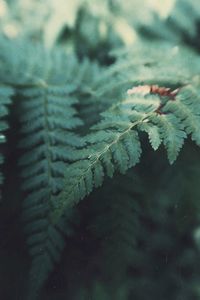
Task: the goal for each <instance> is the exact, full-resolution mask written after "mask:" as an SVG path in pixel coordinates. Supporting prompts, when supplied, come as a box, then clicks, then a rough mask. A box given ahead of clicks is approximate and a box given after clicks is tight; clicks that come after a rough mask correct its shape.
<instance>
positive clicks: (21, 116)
mask: <svg viewBox="0 0 200 300" xmlns="http://www.w3.org/2000/svg"><path fill="white" fill-rule="evenodd" d="M97 3H98V1H95V3H94V4H89V2H88V4H87V6H82V5H81V4H80V3H79V1H78V2H77V18H76V21H75V25H74V28H71V29H70V30H71V37H72V39H71V41H70V43H73V47H71V46H72V45H71V44H70V45H71V46H69V45H66V44H65V43H67V42H66V41H65V40H64V37H63V40H62V39H60V40H59V43H60V44H59V45H58V46H57V47H54V48H52V49H48V48H45V47H44V46H43V45H41V43H38V42H36V40H37V39H36V40H35V41H34V40H32V41H30V39H28V38H27V39H25V38H21V39H8V38H6V37H5V36H2V37H1V38H0V118H1V120H0V142H1V143H2V142H3V143H4V148H2V151H1V155H4V156H7V157H8V158H7V160H6V164H5V166H4V169H5V175H6V176H5V177H6V180H5V185H4V189H3V191H4V193H5V199H7V198H10V197H11V196H10V193H9V191H10V190H11V191H13V195H16V196H15V197H13V196H12V201H13V203H15V205H16V203H18V202H20V203H22V212H21V205H20V207H19V210H18V211H17V212H16V215H17V216H18V215H19V214H20V216H21V217H20V219H22V222H21V223H20V222H18V219H17V221H16V223H17V228H19V231H20V232H24V233H25V237H26V240H27V248H28V251H29V254H30V257H31V263H30V267H29V272H28V273H29V277H28V276H27V274H25V275H24V278H26V277H27V278H28V279H27V280H28V284H27V282H26V280H25V279H24V286H27V288H24V291H23V293H22V295H19V297H21V298H22V299H30V300H36V299H66V297H67V298H68V299H72V300H88V299H94V300H99V299H102V300H112V299H113V300H128V299H136V300H140V299H141V300H145V299H148V300H149V299H163V300H165V299H175V300H177V299H185V300H187V299H195V300H196V299H198V297H199V295H198V293H199V292H198V285H199V280H200V278H199V277H200V276H199V271H198V268H199V263H198V261H199V248H198V247H199V246H198V243H197V244H195V234H194V232H195V230H198V227H199V209H200V207H199V187H198V185H199V183H198V178H199V166H200V165H199V145H200V96H199V93H200V77H199V70H200V58H199V56H198V55H197V54H195V53H194V51H193V50H192V49H190V48H185V47H184V46H183V45H182V44H180V45H178V46H177V45H174V44H170V43H166V42H163V41H162V42H161V41H159V40H158V39H157V41H153V43H152V42H151V43H150V42H148V41H146V40H145V39H141V40H139V39H138V41H135V43H134V44H133V45H132V46H131V47H122V48H121V49H116V46H118V45H122V44H124V43H125V44H126V37H125V36H123V34H122V32H121V31H120V26H122V27H123V26H125V27H123V28H126V29H127V28H129V29H130V31H131V38H132V33H133V31H134V28H133V27H132V25H133V23H134V22H135V23H136V21H134V22H132V21H131V19H130V12H129V14H128V10H127V7H128V6H126V4H125V3H124V4H123V3H121V4H120V2H118V1H116V3H114V2H113V1H105V3H104V4H105V5H104V6H102V7H101V9H102V10H99V12H98V13H97V11H96V10H95V9H96V8H97V7H98V4H97ZM180 4H181V5H180ZM195 5H196V2H195V1H193V2H192V3H191V4H189V3H187V2H186V1H178V0H177V2H176V7H175V8H174V11H172V12H171V16H169V18H168V19H167V20H166V21H165V22H163V21H161V20H159V22H160V23H162V26H160V27H159V28H158V29H160V30H161V31H162V34H163V35H164V34H165V33H166V31H165V30H164V28H165V27H166V24H168V22H171V24H172V25H173V27H176V29H177V30H176V31H174V32H171V31H170V30H171V29H169V30H168V31H169V32H171V33H173V34H170V37H168V38H167V40H170V41H171V40H173V41H174V40H175V41H177V40H179V41H182V35H179V34H178V32H182V33H183V32H185V31H187V37H191V34H192V33H193V34H194V35H195V34H197V32H195V30H194V24H195V21H196V20H198V11H195V10H194V9H193V14H192V18H191V20H189V18H188V17H187V16H185V14H183V13H181V16H183V15H184V20H183V19H182V17H179V16H180V15H179V13H180V11H179V9H181V10H183V12H185V9H186V8H187V7H188V6H189V7H193V8H195ZM95 11H96V13H95ZM126 14H127V22H125V20H126ZM91 16H92V17H91ZM90 17H91V18H90ZM173 20H175V21H176V24H175V23H174V21H173ZM188 22H189V23H188ZM140 24H141V23H140ZM187 24H189V25H190V26H188V25H187ZM93 25H94V26H93ZM127 26H128V27H127ZM139 27H140V26H139ZM139 27H138V26H137V29H138V28H139ZM149 29H151V28H149ZM150 31H151V30H150ZM120 32H121V33H120ZM138 32H140V30H138ZM148 34H149V35H148V36H149V37H150V33H148ZM151 34H152V32H151ZM146 35H147V31H146ZM161 36H162V35H161ZM172 36H173V37H174V38H173V37H172ZM143 37H144V36H143ZM157 37H158V35H157ZM171 37H172V38H171ZM61 40H62V43H61ZM187 40H188V39H187V38H185V39H184V43H187ZM61 44H62V45H61ZM188 45H190V46H191V45H194V44H193V43H192V40H190V41H189V42H188ZM62 46H63V47H62ZM68 46H69V47H68ZM194 46H195V47H196V45H194ZM70 48H71V51H69V49H70ZM66 49H67V50H66ZM110 49H112V51H111V52H110V53H109V50H110ZM11 99H12V101H11ZM11 102H12V103H11ZM10 104H11V105H10ZM8 105H10V110H11V114H10V115H9V118H8V121H7V120H6V121H5V117H6V116H7V115H8ZM8 125H9V126H10V129H9V138H8V143H6V139H5V130H6V129H7V128H8ZM12 132H13V134H11V133H12ZM13 136H14V137H13ZM16 140H17V146H16ZM10 148H12V149H11V150H10ZM8 149H9V150H8ZM165 152H166V154H167V158H168V159H166V154H165ZM10 159H11V163H12V161H18V162H19V163H18V166H11V167H10V165H11V163H10V162H9V160H10ZM2 162H3V158H2V156H1V157H0V163H2ZM19 171H20V172H19ZM1 173H2V171H1ZM18 173H20V174H21V175H18ZM119 173H120V174H119ZM13 178H14V184H13V183H12V181H13ZM18 182H19V183H20V188H18ZM0 184H2V177H0ZM3 196H4V194H3ZM14 198H16V200H15V199H14ZM18 198H19V201H18ZM83 199H84V201H80V200H83ZM4 202H6V201H4ZM8 203H9V202H8ZM6 205H7V204H5V206H6ZM15 205H13V206H14V207H15ZM7 206H8V207H6V209H5V208H2V215H1V218H0V219H4V218H3V217H2V216H3V214H4V209H5V211H6V213H7V214H8V211H9V210H10V207H9V205H7ZM11 211H12V210H11ZM13 214H14V213H13ZM12 217H13V215H11V217H10V218H12ZM5 219H6V217H5ZM6 222H7V221H6ZM8 223H10V220H9V222H8ZM11 224H13V223H12V222H11ZM0 228H1V227H0ZM2 228H3V229H4V226H3V227H2ZM22 239H23V238H22ZM5 244H6V243H5ZM22 244H23V243H22ZM23 251H26V250H23ZM0 258H1V245H0ZM28 264H29V262H28V263H27V266H28ZM27 269H28V267H27ZM160 274H161V275H160ZM54 281H55V282H56V284H52V282H53V283H54ZM58 282H59V283H58ZM56 285H58V288H57V287H56ZM52 286H53V287H52ZM144 287H145V288H144ZM59 288H60V290H59ZM56 289H58V290H59V291H57V290H56ZM26 290H27V291H26ZM21 298H20V299H21ZM2 299H6V297H5V296H3V297H2Z"/></svg>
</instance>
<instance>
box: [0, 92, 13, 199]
mask: <svg viewBox="0 0 200 300" xmlns="http://www.w3.org/2000/svg"><path fill="white" fill-rule="evenodd" d="M12 95H13V89H12V88H11V87H7V86H0V144H2V143H5V141H6V137H5V133H4V132H5V130H6V129H7V128H8V124H7V122H6V121H5V120H4V118H5V117H6V116H7V115H8V112H9V111H8V105H9V104H11V96H12ZM3 160H4V159H3V153H0V164H2V163H3ZM2 182H3V176H2V172H0V185H1V184H2ZM0 197H1V196H0Z"/></svg>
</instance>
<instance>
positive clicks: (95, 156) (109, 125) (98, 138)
mask: <svg viewBox="0 0 200 300" xmlns="http://www.w3.org/2000/svg"><path fill="white" fill-rule="evenodd" d="M186 91H187V93H189V95H190V96H189V99H190V100H188V98H187V97H186ZM197 94H198V92H196V94H195V96H194V95H193V94H192V93H191V92H190V87H189V86H186V87H183V88H181V89H180V91H179V94H178V96H177V97H176V98H175V99H171V98H169V99H167V100H166V97H162V96H159V95H156V94H147V95H145V96H142V95H140V94H134V95H131V96H130V97H127V98H126V99H125V100H124V101H121V102H120V103H118V104H116V105H114V106H113V107H112V108H111V109H109V110H108V111H106V112H104V113H102V120H101V121H100V122H99V123H98V124H97V125H95V126H93V127H92V128H91V131H92V133H91V134H89V135H88V136H86V138H85V141H86V145H87V147H86V148H85V150H83V151H82V153H84V151H86V154H85V158H84V157H83V158H84V159H81V160H79V161H77V162H75V163H73V164H71V165H69V167H68V168H67V170H66V173H65V184H64V189H63V191H62V192H61V194H60V196H59V197H58V200H57V201H56V205H55V213H54V214H55V218H56V215H58V216H59V214H60V213H61V212H63V211H64V208H67V207H70V206H73V205H74V204H75V203H77V202H78V201H79V200H80V199H83V198H84V197H85V196H86V195H88V194H89V193H91V191H92V190H93V188H94V187H98V186H100V185H101V184H102V182H103V180H104V176H105V175H107V176H109V177H112V176H113V174H114V172H115V171H119V172H120V173H122V174H124V173H126V171H127V170H128V169H129V168H131V167H133V166H134V165H135V164H137V163H138V162H139V161H140V155H141V152H142V150H141V145H140V138H139V135H138V133H139V132H141V131H145V132H147V133H148V135H149V139H150V143H151V145H152V147H153V149H154V150H157V149H158V147H159V146H160V144H161V143H162V144H163V145H164V147H165V148H166V150H167V154H168V159H169V162H170V163H173V162H174V161H175V160H176V158H177V156H178V154H179V151H180V149H181V148H182V146H183V144H184V139H185V138H186V137H187V136H188V135H190V134H191V136H192V139H193V140H195V141H196V142H197V144H199V143H198V135H197V128H198V126H199V124H200V122H199V110H196V109H195V108H196V107H197V106H198V105H199V103H200V99H199V98H198V97H197ZM185 103H187V104H186V105H187V109H188V110H192V111H191V118H190V119H188V118H185V115H184V114H183V113H179V114H178V111H179V110H178V109H177V108H176V107H179V109H181V108H182V106H183V105H185ZM197 103H198V104H197ZM183 120H184V121H183ZM188 122H189V123H188ZM196 123H197V124H198V126H197V124H196ZM89 152H90V154H89V155H88V153H89ZM96 174H98V176H97V175H96ZM58 218H59V217H58Z"/></svg>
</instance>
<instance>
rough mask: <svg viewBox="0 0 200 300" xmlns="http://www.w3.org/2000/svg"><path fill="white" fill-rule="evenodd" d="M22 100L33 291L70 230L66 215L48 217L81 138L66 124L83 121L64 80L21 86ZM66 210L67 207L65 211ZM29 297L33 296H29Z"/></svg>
mask: <svg viewBox="0 0 200 300" xmlns="http://www.w3.org/2000/svg"><path fill="white" fill-rule="evenodd" d="M21 94H22V96H23V97H24V99H23V101H22V105H21V110H22V114H21V121H22V133H23V135H24V138H23V139H22V140H21V146H22V147H23V148H25V149H26V152H25V153H24V155H23V156H22V158H21V160H20V164H21V166H22V167H23V170H22V177H23V189H24V190H25V191H26V193H27V196H26V199H25V202H24V211H23V219H24V221H25V222H26V231H27V234H28V239H27V243H28V245H29V248H30V254H31V256H32V267H31V271H30V292H31V293H33V295H35V294H36V293H37V292H38V291H39V290H40V288H41V287H42V286H43V284H44V282H45V280H46V279H47V277H48V275H49V273H50V272H51V271H52V269H53V266H54V264H55V263H56V262H57V261H58V260H59V257H60V254H61V252H62V250H63V248H64V245H65V238H64V234H65V233H67V234H70V233H71V228H70V227H71V226H70V224H69V223H70V217H68V218H67V217H66V216H65V218H66V221H65V223H66V224H65V225H64V224H62V222H63V221H64V220H63V219H61V220H59V222H58V223H57V224H56V225H55V224H53V223H52V221H51V218H50V212H51V206H52V202H53V201H54V200H53V199H54V197H55V195H57V194H58V193H59V192H60V191H61V190H62V187H63V182H62V181H63V177H64V170H65V165H66V164H67V163H68V161H69V160H70V159H71V157H73V155H74V154H73V153H74V149H75V147H80V146H82V145H83V144H82V142H81V138H80V137H78V136H77V135H75V134H74V133H72V132H71V129H74V128H76V127H77V126H79V125H81V124H82V122H81V120H80V119H79V118H77V117H76V116H75V114H76V110H75V109H74V108H73V105H74V104H75V103H76V102H77V100H76V99H75V98H73V97H72V96H70V95H69V93H68V87H67V86H66V87H65V86H51V85H46V86H38V87H35V88H34V87H32V88H27V89H23V90H22V91H21ZM67 214H68V215H69V216H70V211H68V212H67ZM33 299H34V296H33Z"/></svg>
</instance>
